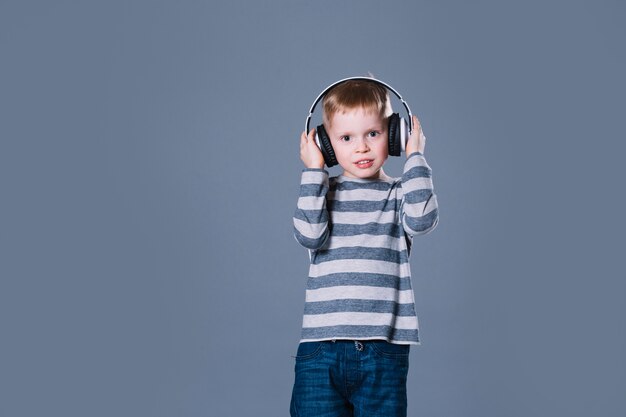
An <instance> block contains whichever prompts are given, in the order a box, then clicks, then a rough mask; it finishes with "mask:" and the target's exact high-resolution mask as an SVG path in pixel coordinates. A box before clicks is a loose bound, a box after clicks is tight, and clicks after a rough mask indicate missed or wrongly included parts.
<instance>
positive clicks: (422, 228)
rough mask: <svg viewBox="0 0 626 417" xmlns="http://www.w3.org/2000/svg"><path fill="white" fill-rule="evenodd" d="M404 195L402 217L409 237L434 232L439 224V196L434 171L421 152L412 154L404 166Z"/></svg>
mask: <svg viewBox="0 0 626 417" xmlns="http://www.w3.org/2000/svg"><path fill="white" fill-rule="evenodd" d="M402 194H403V196H402V206H401V212H400V216H401V219H402V226H403V227H404V231H405V232H406V233H407V234H408V235H409V236H414V235H423V234H426V233H428V232H430V231H432V230H433V229H434V228H435V227H436V226H437V224H438V223H439V210H438V207H437V196H436V195H435V193H434V191H433V181H432V170H431V168H430V166H428V163H427V162H426V159H425V158H424V155H422V154H421V153H420V152H414V153H412V154H411V155H410V156H409V158H407V160H406V162H405V164H404V173H403V174H402Z"/></svg>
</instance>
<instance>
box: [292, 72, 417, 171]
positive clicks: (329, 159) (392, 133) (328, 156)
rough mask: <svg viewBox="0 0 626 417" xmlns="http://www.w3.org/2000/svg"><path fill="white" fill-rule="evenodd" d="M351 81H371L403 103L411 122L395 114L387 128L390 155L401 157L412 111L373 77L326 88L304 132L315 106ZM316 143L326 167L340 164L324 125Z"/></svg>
mask: <svg viewBox="0 0 626 417" xmlns="http://www.w3.org/2000/svg"><path fill="white" fill-rule="evenodd" d="M349 80H362V81H371V82H373V83H376V84H379V85H382V86H383V87H385V88H386V89H387V90H388V91H391V92H392V93H393V94H394V95H395V96H396V97H398V99H400V102H402V105H403V106H404V108H405V110H406V112H407V113H408V115H409V122H407V121H406V119H405V118H403V117H400V115H399V114H398V113H393V114H392V115H391V116H389V126H388V128H387V134H388V139H389V155H391V156H400V153H401V152H402V151H404V150H405V148H406V141H407V139H408V138H409V135H410V134H411V130H412V123H413V118H412V114H411V109H409V105H408V104H407V103H406V101H404V99H403V98H402V96H401V95H400V94H399V93H398V92H397V91H396V90H394V89H393V88H392V87H391V86H390V85H389V84H386V83H384V82H382V81H380V80H377V79H375V78H372V77H349V78H344V79H342V80H339V81H337V82H334V83H332V84H331V85H329V86H328V87H326V88H325V89H324V91H322V92H321V93H320V94H319V95H318V96H317V98H316V99H315V101H314V102H313V104H312V105H311V109H310V110H309V115H308V116H307V118H306V124H305V127H304V131H305V132H307V133H308V132H309V124H310V122H311V116H313V111H314V110H315V106H317V103H319V102H320V100H321V99H322V98H323V97H324V95H325V94H326V93H327V92H328V91H329V90H330V89H332V88H333V87H334V86H336V85H338V84H341V83H343V82H344V81H349ZM315 142H317V146H319V148H320V150H321V151H322V155H323V156H324V162H326V165H327V166H328V167H329V168H330V167H332V166H335V165H337V163H338V162H337V158H336V157H335V151H334V150H333V147H332V145H331V144H330V138H329V137H328V134H327V133H326V129H325V128H324V125H323V124H321V125H319V126H318V127H317V128H316V129H315Z"/></svg>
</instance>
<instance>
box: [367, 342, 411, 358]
mask: <svg viewBox="0 0 626 417" xmlns="http://www.w3.org/2000/svg"><path fill="white" fill-rule="evenodd" d="M371 345H372V350H373V351H374V352H375V353H376V354H377V355H378V356H381V357H383V358H391V359H394V358H397V359H401V358H408V357H409V352H410V350H411V347H410V346H409V345H399V344H396V343H389V342H386V341H384V340H381V341H375V342H372V343H371Z"/></svg>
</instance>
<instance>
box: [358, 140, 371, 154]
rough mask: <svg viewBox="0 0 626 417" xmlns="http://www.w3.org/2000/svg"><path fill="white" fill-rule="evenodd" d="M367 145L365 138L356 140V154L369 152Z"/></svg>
mask: <svg viewBox="0 0 626 417" xmlns="http://www.w3.org/2000/svg"><path fill="white" fill-rule="evenodd" d="M369 150H370V148H369V145H368V144H367V140H366V139H365V138H361V139H359V140H357V143H356V151H357V152H367V151H369Z"/></svg>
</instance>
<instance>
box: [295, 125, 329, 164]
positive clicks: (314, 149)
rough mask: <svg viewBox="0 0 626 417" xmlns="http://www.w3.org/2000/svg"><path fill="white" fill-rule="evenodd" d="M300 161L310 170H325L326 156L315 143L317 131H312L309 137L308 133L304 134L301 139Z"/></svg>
mask: <svg viewBox="0 0 626 417" xmlns="http://www.w3.org/2000/svg"><path fill="white" fill-rule="evenodd" d="M300 159H302V162H303V163H304V166H305V167H307V168H309V169H311V168H318V169H324V156H323V155H322V151H320V148H319V147H318V146H317V143H316V142H315V129H311V131H310V132H309V135H308V137H307V134H306V132H302V136H301V137H300Z"/></svg>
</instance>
